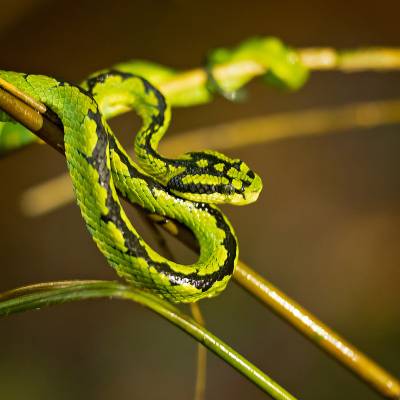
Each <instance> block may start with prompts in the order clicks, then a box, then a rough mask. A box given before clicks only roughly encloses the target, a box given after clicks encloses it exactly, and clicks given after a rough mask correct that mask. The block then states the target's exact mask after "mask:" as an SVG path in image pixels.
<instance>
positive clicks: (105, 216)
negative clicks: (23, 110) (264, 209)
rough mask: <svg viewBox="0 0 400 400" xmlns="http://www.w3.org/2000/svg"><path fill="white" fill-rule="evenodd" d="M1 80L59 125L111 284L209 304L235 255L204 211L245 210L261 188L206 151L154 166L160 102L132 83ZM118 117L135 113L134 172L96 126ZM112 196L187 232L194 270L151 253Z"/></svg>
mask: <svg viewBox="0 0 400 400" xmlns="http://www.w3.org/2000/svg"><path fill="white" fill-rule="evenodd" d="M0 77H1V78H3V79H5V80H7V81H8V82H10V83H11V84H13V85H14V86H16V87H17V88H19V89H20V90H22V91H24V92H25V93H27V94H28V95H30V96H32V97H33V98H35V99H37V100H39V101H41V102H42V103H44V104H45V105H46V106H47V107H48V108H49V109H51V110H52V111H53V112H54V113H55V114H56V115H57V116H58V117H59V118H60V120H61V122H62V124H63V127H64V135H65V136H64V140H65V154H66V158H67V164H68V169H69V172H70V175H71V179H72V183H73V186H74V191H75V195H76V199H77V202H78V205H79V207H80V209H81V213H82V216H83V218H84V220H85V222H86V224H87V227H88V229H89V231H90V233H91V235H92V237H93V239H94V241H95V242H96V244H97V246H98V248H99V249H100V250H101V252H102V253H103V254H104V256H105V257H106V258H107V260H108V262H109V264H110V265H111V266H112V267H113V268H114V269H115V270H116V271H117V273H118V274H119V275H120V276H122V277H124V278H125V279H127V280H128V281H129V282H131V283H133V284H135V285H138V286H140V287H142V288H145V289H149V290H152V291H153V292H155V293H156V294H158V295H161V296H163V297H164V298H166V299H168V300H170V301H173V302H192V301H197V300H199V299H201V298H204V297H212V296H215V295H217V294H218V293H220V292H221V291H222V290H223V289H224V288H225V286H226V284H227V282H228V281H229V279H230V277H231V275H232V273H233V269H234V266H235V263H236V261H237V258H238V245H237V240H236V237H235V234H234V231H233V229H232V226H231V225H230V223H229V221H228V220H227V218H226V217H225V216H224V215H223V214H222V212H221V211H220V210H219V209H218V208H217V207H216V206H215V205H212V204H209V203H210V202H211V203H222V202H227V203H236V204H246V203H249V202H252V201H254V200H255V199H256V198H257V196H258V194H259V192H260V190H261V186H262V184H261V180H260V178H259V177H258V176H257V175H256V174H254V172H252V171H251V170H250V169H249V168H248V166H247V165H246V164H244V163H243V162H242V161H240V160H232V159H229V158H228V157H226V156H224V155H221V154H219V153H217V152H214V151H205V152H200V153H188V154H186V155H184V156H182V157H181V158H180V159H177V160H173V159H168V158H165V157H163V156H161V155H160V154H159V153H158V152H157V146H158V142H159V141H160V139H161V137H162V136H163V135H164V133H165V131H166V130H167V128H168V124H169V120H170V108H169V106H168V105H167V104H166V102H165V99H164V97H163V96H162V94H161V93H160V92H158V91H157V90H156V89H155V88H154V87H153V86H152V85H150V84H149V83H148V82H147V81H146V80H145V79H143V78H141V77H138V76H135V75H133V74H131V73H127V72H121V71H117V70H109V71H103V72H101V73H98V74H96V75H93V76H92V77H91V78H89V79H88V80H87V81H86V82H85V83H84V84H83V85H82V87H83V88H81V87H78V86H74V85H71V84H69V83H66V82H60V81H57V80H56V79H53V78H50V77H46V76H41V75H28V74H22V73H16V72H8V71H0ZM121 107H126V108H132V109H135V110H136V112H137V113H138V114H139V115H140V117H141V118H142V120H143V126H142V128H141V129H140V132H139V133H138V135H137V137H136V142H135V150H136V153H137V156H138V161H139V162H140V164H141V167H139V166H138V165H137V164H135V163H134V162H133V161H132V160H131V158H130V157H129V155H128V154H127V153H126V152H125V150H124V149H123V147H122V146H121V145H120V143H119V142H118V140H117V138H116V137H115V136H114V134H113V133H112V131H111V129H110V127H109V126H108V124H107V122H106V120H105V116H108V115H112V114H113V110H114V109H115V108H121ZM149 174H152V175H153V176H154V177H152V176H150V175H149ZM117 190H118V191H119V192H120V193H121V194H122V195H123V196H124V197H125V198H126V199H128V200H129V201H130V202H132V203H135V204H138V205H140V206H141V207H143V208H145V209H146V210H148V211H150V212H152V213H158V214H160V215H163V216H167V217H169V218H173V219H176V220H178V221H179V222H181V223H183V224H185V225H186V226H187V227H188V228H189V229H190V230H192V232H193V233H194V235H195V236H196V238H197V240H198V241H199V245H200V256H199V258H198V260H197V262H195V263H194V264H192V265H182V264H178V263H175V262H172V261H170V260H167V259H165V258H164V257H162V256H160V255H159V254H158V253H156V252H155V251H154V250H153V249H152V248H151V247H150V246H149V245H148V244H146V243H145V242H144V240H143V239H142V237H141V236H140V235H139V234H138V232H137V231H136V230H135V228H134V227H133V226H132V224H131V222H130V221H129V219H128V218H127V216H126V214H125V212H124V210H123V208H122V206H121V203H120V201H119V199H118V195H117Z"/></svg>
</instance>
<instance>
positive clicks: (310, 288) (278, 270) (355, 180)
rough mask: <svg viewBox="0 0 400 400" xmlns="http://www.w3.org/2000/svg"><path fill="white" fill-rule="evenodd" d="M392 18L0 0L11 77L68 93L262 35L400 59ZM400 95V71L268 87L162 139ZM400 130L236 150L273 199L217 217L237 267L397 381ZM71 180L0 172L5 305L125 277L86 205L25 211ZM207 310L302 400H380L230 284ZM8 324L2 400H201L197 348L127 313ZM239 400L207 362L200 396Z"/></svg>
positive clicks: (93, 312) (53, 169) (340, 11)
mask: <svg viewBox="0 0 400 400" xmlns="http://www.w3.org/2000/svg"><path fill="white" fill-rule="evenodd" d="M399 12H400V3H399V2H398V0H392V1H390V0H381V1H379V2H378V3H377V2H375V1H367V0H364V1H361V0H357V1H351V2H349V1H348V2H340V1H336V0H326V1H307V2H303V1H293V2H292V1H288V2H278V1H266V0H264V1H246V2H243V1H225V0H224V1H215V0H214V1H211V0H202V1H183V0H140V1H139V0H137V1H128V0H126V1H117V0H115V1H113V2H109V1H103V0H96V1H94V0H93V1H79V2H78V1H76V2H71V1H67V0H59V1H46V0H24V1H21V0H13V1H9V0H2V1H1V17H0V59H1V68H2V69H11V70H20V71H24V72H37V73H44V74H49V75H53V76H56V77H62V78H64V79H67V80H71V81H75V82H79V81H80V80H81V79H82V78H83V77H85V76H86V75H87V74H89V73H91V72H93V71H95V70H97V69H100V68H104V67H107V66H110V65H112V64H114V63H116V62H119V61H123V60H127V59H130V58H142V59H148V60H152V61H157V62H159V63H162V64H165V65H169V66H172V67H175V68H180V69H186V68H192V67H195V66H199V65H200V64H201V63H202V61H203V60H204V55H205V53H206V52H207V50H209V49H211V48H213V47H216V46H221V45H234V44H236V43H237V42H239V41H241V40H243V39H245V38H247V37H249V36H253V35H256V34H263V35H264V34H265V35H275V36H278V37H280V38H281V39H283V40H284V41H286V42H287V43H289V44H291V45H293V46H298V47H307V46H333V47H336V48H351V47H358V46H363V45H386V46H400V32H399V25H398V15H399ZM399 96H400V73H394V72H391V73H385V74H383V73H381V74H378V73H358V74H353V75H349V74H341V73H338V72H321V73H314V74H313V75H312V77H311V79H310V81H309V82H308V84H307V85H306V86H305V88H304V89H303V90H301V91H300V92H298V93H295V94H288V93H284V92H279V91H276V90H274V89H271V88H268V87H265V86H263V85H261V83H260V82H257V83H254V84H252V85H250V99H249V100H248V101H247V102H246V103H245V104H240V105H238V104H231V103H229V102H227V101H225V100H224V99H217V100H216V101H214V102H213V103H212V104H209V105H204V106H199V107H193V108H189V109H176V110H174V113H173V123H172V127H171V130H170V133H169V134H170V135H174V134H179V133H181V132H184V131H186V130H190V129H194V128H199V127H207V126H213V125H215V124H218V123H222V122H226V121H230V120H236V119H239V118H247V117H252V116H259V115H267V114H273V113H276V112H282V111H290V110H301V109H305V108H311V107H317V106H318V107H319V106H332V105H340V104H344V103H350V102H354V101H361V100H373V99H390V98H398V97H399ZM135 124H137V121H136V119H135V118H134V117H132V116H128V117H123V118H119V119H117V120H116V121H115V122H114V124H113V126H114V127H115V128H116V129H118V131H120V132H122V133H121V134H120V136H121V137H122V138H123V140H124V141H125V142H127V141H128V139H129V137H130V134H129V132H132V130H133V128H132V127H133V126H137V125H135ZM399 129H400V128H399V126H389V127H388V126H387V127H380V128H374V129H364V130H357V131H346V132H345V134H342V135H335V134H334V133H333V134H332V135H328V136H324V137H319V138H298V139H291V140H285V141H280V142H274V143H268V144H265V145H258V146H253V147H243V148H240V149H235V150H232V151H231V152H230V154H231V155H233V156H235V157H240V158H242V159H244V160H247V161H248V162H249V163H250V164H251V165H252V166H253V168H254V169H255V170H256V171H257V172H259V173H260V175H261V176H262V177H263V179H264V182H265V189H264V192H263V194H262V196H261V198H260V200H259V201H258V202H257V203H256V204H254V205H252V206H249V207H242V208H225V209H224V210H225V211H226V213H227V214H228V215H229V216H230V218H231V220H232V222H233V224H234V226H235V228H236V231H237V234H238V236H239V239H240V243H241V258H242V259H243V260H245V261H246V262H248V263H249V264H250V265H251V266H252V267H254V268H255V269H257V270H258V271H260V272H261V273H262V274H263V275H265V276H266V277H267V278H268V279H269V280H270V281H272V282H273V283H274V284H275V285H277V286H278V287H280V288H281V289H282V290H284V291H285V292H287V293H288V294H289V295H291V296H292V297H294V298H295V299H296V300H297V301H299V302H300V303H301V304H302V305H304V306H305V307H307V308H308V309H310V310H311V311H313V312H314V313H315V314H316V315H317V316H319V317H320V318H321V319H322V320H323V321H324V322H326V323H327V324H328V325H331V326H332V327H333V328H335V329H337V330H338V331H339V332H340V333H342V334H343V335H344V336H345V337H346V338H348V339H349V340H350V341H351V342H353V343H354V344H356V345H357V346H359V347H360V348H361V349H362V350H363V351H365V352H366V353H367V354H368V355H370V356H372V357H373V358H374V359H376V360H377V361H378V362H380V363H381V364H382V365H383V366H385V367H386V368H387V369H389V370H390V371H391V372H392V373H393V374H395V375H397V376H399V375H400V307H399V301H400V293H399V279H400V272H399V264H400V247H399V244H398V243H399V239H400V184H399V182H400V174H399V168H400V159H399V156H398V154H399V149H400V136H399ZM183 140H184V139H183ZM65 169H66V168H65V161H64V159H63V158H62V157H60V156H59V155H58V154H57V153H56V152H55V151H53V150H52V149H50V148H48V147H46V146H33V147H30V148H27V149H25V150H23V151H20V152H18V153H16V154H15V155H13V156H12V157H8V158H5V159H3V160H1V163H0V182H1V189H0V190H1V196H0V210H1V211H0V212H1V219H0V220H1V228H2V229H1V230H0V252H1V258H0V260H1V261H0V262H1V279H0V290H6V289H11V288H13V287H17V286H20V285H24V284H28V283H34V282H42V281H51V280H60V279H74V278H80V279H92V278H104V279H114V278H115V276H114V273H113V271H112V270H111V269H110V268H109V267H108V266H107V265H106V262H105V260H104V259H103V258H102V256H101V255H100V253H99V252H98V251H97V249H96V248H95V246H94V244H93V243H92V240H91V239H90V237H89V235H88V234H87V232H86V229H85V226H84V224H83V221H82V219H81V217H80V214H79V210H78V208H77V206H76V205H75V204H70V205H68V206H66V207H64V208H63V209H60V210H57V211H54V212H52V213H50V214H48V215H46V216H43V217H41V218H27V217H24V216H23V214H22V213H21V209H20V198H21V194H22V193H23V192H24V191H25V190H26V189H27V188H29V187H31V186H33V185H35V184H38V183H41V182H43V181H45V180H46V179H48V178H51V177H55V176H57V175H58V174H60V173H62V172H65ZM143 233H144V234H146V232H145V231H143ZM175 251H176V252H177V253H178V254H181V253H182V252H183V250H182V249H181V248H175ZM182 257H186V258H187V257H190V256H189V255H187V254H182ZM202 309H203V311H204V314H205V318H206V321H207V325H208V327H209V328H210V329H211V331H212V332H214V333H216V334H217V335H218V336H220V337H221V338H222V339H224V340H225V341H227V342H228V343H229V344H231V345H232V346H233V347H234V348H236V349H237V350H238V351H240V352H241V353H242V354H243V355H245V356H246V357H248V358H249V359H250V360H251V361H253V362H254V363H255V364H256V365H257V366H259V367H260V368H261V369H263V370H265V371H266V372H267V373H268V374H269V375H270V376H271V377H273V378H274V379H276V380H277V381H278V382H279V383H281V384H282V385H283V386H284V387H286V388H287V389H288V390H289V391H291V392H292V393H294V394H295V395H297V396H298V397H299V398H302V399H338V398H340V399H363V400H374V399H378V398H379V397H378V396H377V395H376V394H375V393H373V392H372V391H371V390H370V389H369V388H367V387H366V386H365V385H364V384H362V383H360V382H359V381H358V380H357V379H356V378H355V377H353V376H352V375H351V374H350V373H348V372H347V371H346V370H344V369H343V368H342V367H340V366H338V365H337V364H336V363H335V362H334V361H332V360H331V359H329V358H328V357H327V356H326V355H325V354H323V353H322V352H321V351H319V350H318V349H316V348H315V347H314V346H313V345H311V344H310V343H309V342H308V341H306V340H305V339H304V338H303V337H301V336H300V335H299V334H298V333H296V332H295V331H294V330H293V329H292V328H291V327H289V326H288V325H287V324H286V323H284V322H282V321H281V320H279V319H278V318H277V317H275V316H274V315H273V314H271V313H270V312H269V311H268V310H266V309H264V308H263V307H262V306H261V305H260V304H259V303H257V302H256V301H255V300H254V299H252V298H250V297H249V296H248V295H247V294H246V293H245V292H244V291H243V290H242V289H241V288H239V287H238V286H237V285H235V284H233V283H232V284H231V285H230V287H229V288H228V290H227V291H226V292H225V293H224V294H223V295H222V296H220V297H219V298H216V299H213V300H211V301H204V302H202ZM0 326H1V328H0V343H1V344H0V398H1V399H7V400H17V399H30V400H36V399H38V400H39V399H40V400H43V399H59V400H64V399H86V400H89V399H98V400H106V399H107V400H108V399H128V398H130V399H151V400H152V399H154V400H156V399H176V400H178V399H185V400H186V399H190V398H192V395H193V389H194V377H195V342H194V341H193V340H192V339H190V338H189V337H187V336H186V335H185V334H184V333H182V332H180V331H178V330H177V329H176V328H174V327H173V326H171V325H169V324H168V323H167V322H165V321H164V320H162V319H161V318H159V317H157V316H155V315H153V314H151V313H150V312H149V311H147V310H145V309H142V308H141V307H139V306H136V305H134V304H130V303H129V304H128V303H124V302H117V301H107V300H103V301H90V302H82V303H73V304H66V305H61V306H57V307H53V308H50V309H45V310H42V311H39V312H29V313H25V314H20V315H15V316H11V317H8V318H4V319H2V320H1V321H0ZM243 398H251V399H262V398H264V395H263V394H262V393H261V392H260V391H259V390H258V389H257V388H256V387H254V386H253V385H252V384H250V383H249V382H247V381H246V380H245V379H244V378H242V377H241V376H240V375H238V374H237V373H236V372H235V371H234V370H232V369H231V368H230V367H229V366H227V365H225V364H224V363H223V362H222V361H220V360H219V359H217V358H216V357H215V356H213V355H210V356H209V367H208V381H207V399H208V400H215V399H243Z"/></svg>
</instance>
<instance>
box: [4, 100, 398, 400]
mask: <svg viewBox="0 0 400 400" xmlns="http://www.w3.org/2000/svg"><path fill="white" fill-rule="evenodd" d="M1 107H2V103H1V96H0V108H1ZM13 116H14V118H16V119H17V120H18V116H16V115H13ZM60 133H61V134H62V131H61V130H60ZM60 141H61V142H62V137H60ZM57 147H59V146H57ZM172 225H173V224H172ZM169 230H170V231H171V225H170V228H169ZM240 268H241V264H239V272H240ZM246 273H247V274H248V275H247V276H248V277H249V276H251V277H253V278H254V279H248V282H250V283H248V285H247V286H246V288H247V290H249V291H250V292H251V293H252V294H253V295H254V296H255V297H257V298H260V299H261V297H260V292H259V291H257V290H256V289H257V287H260V286H262V285H263V281H260V279H259V278H258V276H257V274H256V273H254V272H253V271H250V270H249V271H247V272H246ZM236 277H237V271H236V273H235V278H236ZM236 279H238V278H236ZM239 281H240V279H239ZM242 284H243V282H242ZM268 298H269V296H265V299H262V301H264V302H265V303H266V304H268V301H267V299H268ZM271 298H272V297H271ZM284 298H285V299H286V301H287V304H288V305H291V307H292V310H295V312H294V314H293V315H295V316H297V317H298V319H299V320H304V321H307V320H309V319H310V318H311V320H312V321H313V324H307V323H305V324H303V325H304V326H303V328H302V329H301V331H302V332H303V333H305V332H306V333H307V336H308V337H309V338H310V339H311V340H312V341H313V343H315V344H317V345H319V346H320V347H322V348H324V350H326V351H327V352H328V353H329V354H331V355H332V356H333V357H334V358H335V359H338V360H339V361H340V362H341V363H342V364H344V365H346V367H347V368H349V369H350V370H352V371H353V372H354V373H355V374H356V375H357V376H359V377H361V378H362V379H364V380H365V381H366V382H368V383H370V384H371V386H372V387H374V388H375V389H376V390H378V392H379V393H381V394H383V395H384V396H386V397H388V398H392V399H399V398H400V383H399V382H398V381H397V380H396V379H395V378H394V377H392V376H391V375H390V374H388V373H387V372H386V371H384V370H382V369H381V368H380V367H379V366H377V365H376V364H375V363H373V362H372V361H370V360H368V358H366V357H365V356H363V355H362V353H360V352H359V351H358V350H356V349H355V348H354V347H351V350H352V351H353V353H349V352H348V349H349V347H346V346H342V344H343V343H345V344H347V343H346V342H345V341H344V340H343V339H341V338H340V337H339V336H338V335H336V334H335V336H332V334H333V332H332V331H331V330H327V329H326V327H325V326H324V325H322V324H321V323H320V322H319V321H318V320H317V319H315V317H313V316H312V315H311V314H309V313H308V312H307V311H305V310H304V309H300V308H299V306H298V305H297V304H296V303H294V302H293V301H292V300H290V299H289V298H287V297H286V296H284ZM284 305H285V304H283V303H282V304H281V303H280V302H276V304H275V305H274V306H272V305H270V306H271V308H274V307H275V308H276V309H277V310H278V309H279V310H280V308H281V307H283V308H285V307H284ZM280 315H281V316H282V317H283V318H285V319H286V320H287V321H288V322H290V323H293V321H292V320H291V319H290V318H288V314H287V312H284V310H281V312H280ZM296 327H297V328H298V329H299V330H300V327H299V326H296ZM317 328H318V329H320V332H323V334H322V335H321V336H318V340H317V338H316V335H315V333H313V332H314V330H313V329H317ZM338 339H339V340H338ZM321 343H323V345H322V344H321ZM338 352H339V354H341V355H342V356H343V357H342V358H340V359H339V358H338V356H337V354H338ZM346 352H347V353H348V354H347V353H346ZM353 355H354V356H353Z"/></svg>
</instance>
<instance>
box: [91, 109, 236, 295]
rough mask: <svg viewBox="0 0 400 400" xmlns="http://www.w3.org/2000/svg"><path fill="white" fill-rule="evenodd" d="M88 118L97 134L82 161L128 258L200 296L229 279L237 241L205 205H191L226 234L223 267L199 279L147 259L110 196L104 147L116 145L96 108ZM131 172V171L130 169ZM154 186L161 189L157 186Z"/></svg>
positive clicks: (106, 219)
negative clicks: (88, 167)
mask: <svg viewBox="0 0 400 400" xmlns="http://www.w3.org/2000/svg"><path fill="white" fill-rule="evenodd" d="M88 117H89V118H90V119H91V120H93V121H94V122H95V124H96V134H97V138H98V140H97V143H96V145H95V148H94V150H93V152H92V154H91V156H89V157H88V156H85V158H86V160H87V162H88V163H89V164H90V165H91V166H92V167H93V168H94V169H96V170H97V171H98V174H99V179H98V182H99V184H100V185H101V186H102V187H103V188H104V189H105V190H106V193H107V197H106V206H107V209H108V213H107V214H106V215H102V217H101V219H102V221H104V222H105V223H107V222H108V221H112V222H113V223H114V224H115V226H116V227H117V228H118V230H119V231H120V232H121V233H122V235H123V238H124V241H125V246H126V248H127V249H128V250H127V254H129V255H130V256H134V257H138V258H143V259H144V260H145V261H146V262H147V263H148V265H149V267H154V268H155V269H156V270H157V271H158V272H159V273H161V274H164V275H165V276H167V277H168V280H169V282H170V283H171V285H181V284H187V283H189V284H190V285H192V286H194V287H196V288H197V289H200V290H201V291H203V292H205V291H207V290H208V289H210V288H211V287H212V286H213V284H214V283H215V282H216V281H219V280H222V279H223V277H224V276H227V275H231V274H232V273H233V267H234V260H235V258H236V246H237V243H236V238H235V237H234V235H233V234H232V233H231V231H230V228H229V226H228V224H227V222H226V220H225V219H224V217H223V216H222V214H221V213H220V212H219V211H218V210H217V209H216V208H213V207H211V206H209V205H208V204H204V203H193V204H194V205H195V207H197V208H199V209H203V210H206V211H208V212H209V213H210V214H211V215H212V216H213V217H214V218H215V221H216V225H217V227H218V228H220V229H222V230H223V231H224V232H225V238H224V240H223V243H222V244H223V246H224V247H225V249H226V250H227V257H226V259H225V262H224V265H223V266H222V267H221V268H219V269H218V270H217V271H215V272H213V273H211V274H208V275H204V276H201V277H200V276H199V275H198V274H197V273H191V274H187V275H185V274H182V273H179V272H176V271H173V270H172V269H171V268H170V266H169V265H168V263H165V262H156V261H154V260H152V259H151V258H150V257H149V255H148V253H147V251H146V249H145V248H144V247H143V246H142V244H141V243H140V239H139V237H137V236H136V235H135V234H134V233H133V232H131V231H130V230H129V229H128V227H127V225H126V223H125V222H124V221H123V219H122V218H121V206H120V205H119V204H118V202H117V201H116V200H115V199H114V198H113V196H112V191H111V186H110V185H111V171H110V170H109V168H108V167H107V145H108V144H109V143H110V145H112V146H116V143H115V141H114V143H113V141H112V140H110V142H109V135H108V133H107V130H106V127H105V125H104V123H103V120H102V116H101V113H100V111H99V110H98V108H96V111H92V110H89V111H88ZM119 155H120V156H122V158H125V159H123V161H124V162H127V165H130V163H129V162H128V161H129V160H128V159H127V158H126V157H125V156H124V155H123V154H119ZM131 168H134V167H133V166H132V165H131ZM134 172H135V174H140V173H139V171H137V170H136V168H134ZM135 176H138V175H135ZM140 177H141V178H143V179H146V180H147V181H149V180H151V178H150V177H148V176H145V175H143V174H140ZM151 181H152V180H151ZM149 183H150V182H149ZM151 183H152V184H153V185H154V181H152V182H151ZM157 186H159V187H161V186H160V185H157ZM161 188H162V187H161ZM150 276H151V275H150Z"/></svg>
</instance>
